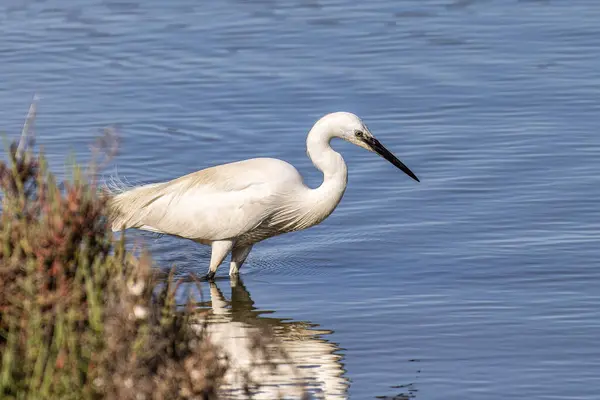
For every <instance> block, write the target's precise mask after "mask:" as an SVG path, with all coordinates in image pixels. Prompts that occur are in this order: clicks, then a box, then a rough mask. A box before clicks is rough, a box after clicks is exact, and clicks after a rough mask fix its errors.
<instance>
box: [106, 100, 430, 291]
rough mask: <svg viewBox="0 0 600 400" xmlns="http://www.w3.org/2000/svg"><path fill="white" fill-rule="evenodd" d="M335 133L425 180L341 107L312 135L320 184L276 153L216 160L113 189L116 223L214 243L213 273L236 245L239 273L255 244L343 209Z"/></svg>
mask: <svg viewBox="0 0 600 400" xmlns="http://www.w3.org/2000/svg"><path fill="white" fill-rule="evenodd" d="M333 138H340V139H344V140H346V141H348V142H350V143H353V144H355V145H357V146H360V147H362V148H364V149H367V150H370V151H373V152H375V153H377V154H379V155H380V156H382V157H383V158H385V159H386V160H388V161H389V162H391V163H392V164H393V165H395V166H396V167H398V168H399V169H401V170H402V171H404V172H405V173H406V174H407V175H409V176H410V177H411V178H413V179H414V180H416V181H417V182H418V181H419V179H418V178H417V176H416V175H415V174H414V173H413V172H412V171H411V170H410V169H409V168H408V167H407V166H405V165H404V164H403V163H402V162H401V161H400V160H398V158H396V157H395V156H394V155H393V154H392V153H391V152H389V151H388V150H387V149H386V148H385V147H383V145H382V144H381V143H379V141H378V140H377V139H375V137H374V136H373V135H372V134H371V132H370V131H369V129H368V128H367V127H366V125H365V124H364V123H363V122H362V121H361V119H360V118H358V117H357V116H356V115H354V114H352V113H348V112H336V113H331V114H328V115H325V116H324V117H322V118H321V119H319V120H318V121H317V122H316V123H315V125H314V126H313V127H312V129H311V130H310V132H309V133H308V137H307V139H306V148H307V154H308V157H309V158H310V159H311V161H312V162H313V164H314V165H315V167H316V168H317V169H318V170H320V171H321V172H322V173H323V177H324V179H323V183H322V184H321V185H320V186H319V187H317V188H316V189H311V188H309V187H308V186H306V185H305V184H304V181H303V179H302V176H301V175H300V173H299V172H298V171H297V170H296V168H294V167H293V166H292V165H290V164H288V163H287V162H285V161H282V160H278V159H274V158H253V159H250V160H243V161H237V162H232V163H228V164H223V165H217V166H214V167H210V168H206V169H203V170H200V171H197V172H194V173H191V174H188V175H185V176H182V177H180V178H177V179H174V180H171V181H168V182H162V183H153V184H149V185H143V186H139V187H134V188H130V189H126V190H123V191H122V192H121V193H118V192H117V193H113V194H114V196H113V197H112V199H111V201H110V203H109V204H110V209H111V220H112V230H113V231H117V230H121V229H127V228H137V229H141V230H146V231H151V232H158V233H162V234H168V235H173V236H179V237H182V238H186V239H191V240H193V241H195V242H197V243H200V244H204V245H210V246H211V247H212V253H211V258H210V265H209V269H208V274H207V275H206V277H207V278H208V279H210V280H212V279H213V278H214V275H215V273H216V271H217V268H218V267H219V265H220V264H221V262H222V261H223V260H224V259H225V257H226V256H227V254H229V253H230V252H231V263H230V269H229V274H230V275H236V274H238V273H239V270H240V268H241V266H242V264H243V263H244V261H245V260H246V257H247V256H248V254H249V253H250V250H251V249H252V246H253V245H254V244H255V243H257V242H260V241H262V240H264V239H267V238H270V237H273V236H276V235H280V234H282V233H286V232H293V231H299V230H302V229H306V228H309V227H311V226H314V225H317V224H319V223H320V222H321V221H323V220H324V219H325V218H327V217H328V216H329V215H330V214H331V213H332V212H333V210H334V209H335V208H336V206H337V205H338V203H339V202H340V200H341V199H342V196H343V194H344V191H345V190H346V184H347V181H348V172H347V167H346V163H345V162H344V159H343V158H342V156H341V155H340V154H339V153H338V152H336V151H334V150H333V149H332V148H331V146H330V141H331V139H333Z"/></svg>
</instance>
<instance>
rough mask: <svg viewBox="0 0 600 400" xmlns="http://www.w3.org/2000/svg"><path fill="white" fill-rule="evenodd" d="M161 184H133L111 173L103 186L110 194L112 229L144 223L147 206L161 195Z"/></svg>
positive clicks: (109, 206) (135, 226)
mask: <svg viewBox="0 0 600 400" xmlns="http://www.w3.org/2000/svg"><path fill="white" fill-rule="evenodd" d="M161 185H162V184H161V183H152V184H148V185H133V184H131V183H130V182H128V181H124V180H123V179H121V178H119V177H118V175H111V176H110V177H109V179H108V180H106V181H105V183H104V186H103V188H102V189H103V190H104V192H105V193H106V194H107V195H108V196H109V201H108V209H109V210H108V211H109V212H108V217H109V221H110V224H111V229H112V230H113V231H119V230H122V229H128V228H138V227H140V226H142V225H144V223H143V218H144V215H145V213H146V210H145V206H147V205H148V204H149V203H151V202H152V201H153V199H154V198H155V197H158V196H160V195H161V194H160V192H159V191H157V189H158V188H159V187H160V186H161Z"/></svg>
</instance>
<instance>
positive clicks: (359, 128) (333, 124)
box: [317, 112, 420, 182]
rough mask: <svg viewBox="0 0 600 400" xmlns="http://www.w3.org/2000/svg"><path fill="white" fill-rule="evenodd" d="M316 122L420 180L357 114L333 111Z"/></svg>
mask: <svg viewBox="0 0 600 400" xmlns="http://www.w3.org/2000/svg"><path fill="white" fill-rule="evenodd" d="M317 124H324V125H327V127H328V130H329V131H330V132H331V133H332V135H333V136H336V137H339V138H341V139H344V140H346V141H348V142H350V143H352V144H355V145H357V146H359V147H362V148H363V149H367V150H369V151H372V152H374V153H377V154H379V155H380V156H381V157H383V158H385V159H386V160H388V161H389V162H390V163H392V164H393V165H395V166H396V167H397V168H399V169H400V170H402V171H403V172H404V173H405V174H407V175H408V176H410V177H411V178H413V179H414V180H415V181H417V182H420V181H419V178H417V176H416V175H415V174H414V173H413V172H412V171H411V170H410V169H409V168H408V167H407V166H406V165H404V163H403V162H402V161H400V160H399V159H398V158H397V157H396V156H395V155H394V154H392V153H391V152H390V151H389V150H388V149H386V148H385V147H384V146H383V145H382V144H381V143H380V142H379V140H377V139H376V138H375V136H373V134H372V133H371V131H369V128H367V126H366V125H365V124H364V123H363V122H362V120H361V119H360V118H359V117H358V116H356V115H354V114H352V113H349V112H335V113H331V114H327V115H326V116H324V117H323V118H321V119H320V120H319V121H318V122H317Z"/></svg>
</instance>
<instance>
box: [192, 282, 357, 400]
mask: <svg viewBox="0 0 600 400" xmlns="http://www.w3.org/2000/svg"><path fill="white" fill-rule="evenodd" d="M229 282H230V283H229V284H230V286H231V300H227V298H226V297H225V296H224V295H223V292H222V291H221V289H220V288H219V286H218V284H219V285H222V281H221V282H218V283H215V282H211V283H209V285H210V287H209V292H210V301H204V302H201V303H200V306H201V307H206V308H208V309H210V311H211V312H209V313H207V314H204V317H203V318H204V320H203V321H202V322H205V323H207V324H206V329H208V332H209V335H210V338H211V340H212V341H213V342H215V343H216V344H218V345H220V346H221V347H222V348H223V349H224V351H226V353H227V355H228V357H229V359H230V361H231V363H232V365H233V367H234V369H233V370H232V371H236V370H237V371H240V370H248V369H250V370H251V372H252V375H253V376H252V379H253V380H254V381H256V382H260V383H261V388H260V391H259V392H258V393H255V394H254V396H253V398H255V399H275V398H282V397H283V398H301V397H300V396H301V391H302V388H303V389H304V390H306V391H308V393H309V394H310V396H312V397H309V398H317V399H345V398H347V390H348V380H347V379H346V378H345V376H344V375H345V371H344V365H343V364H342V356H341V355H340V348H339V347H338V346H337V345H336V344H335V343H333V342H330V341H328V340H326V339H324V336H327V335H330V334H331V333H332V332H331V331H327V330H318V329H316V327H317V326H316V325H315V324H311V323H308V322H299V321H290V320H285V319H281V318H274V317H271V316H266V315H267V314H271V313H273V311H266V310H259V309H257V308H256V307H255V306H254V301H253V300H252V298H251V297H250V293H249V292H248V290H247V289H246V286H245V285H244V284H243V282H242V281H241V280H240V279H239V278H237V279H231V280H229ZM265 327H267V328H270V331H271V332H272V333H273V334H274V336H275V338H276V339H277V343H278V346H279V348H281V349H282V350H283V351H284V353H285V354H286V355H287V357H286V359H285V360H284V359H278V361H279V362H276V370H273V369H270V368H268V367H267V366H264V367H263V366H262V365H258V366H257V365H253V357H255V356H253V353H252V351H251V350H249V349H250V348H251V347H252V340H253V339H252V338H253V337H255V335H256V333H257V332H260V331H261V329H260V328H265ZM249 367H251V368H249ZM233 375H234V373H233V372H232V374H231V376H230V377H229V378H230V379H227V378H226V381H227V382H228V383H229V387H228V389H229V390H228V391H229V393H230V394H231V396H232V397H234V398H235V397H236V395H237V394H242V393H243V387H242V386H241V383H239V384H238V383H237V382H235V380H234V378H233ZM236 385H238V386H237V387H236Z"/></svg>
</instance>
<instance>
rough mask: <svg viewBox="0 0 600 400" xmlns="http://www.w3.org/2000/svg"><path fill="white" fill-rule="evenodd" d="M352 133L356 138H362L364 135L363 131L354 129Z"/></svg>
mask: <svg viewBox="0 0 600 400" xmlns="http://www.w3.org/2000/svg"><path fill="white" fill-rule="evenodd" d="M354 134H355V135H356V137H357V138H362V137H363V136H364V135H365V134H364V133H363V131H355V132H354Z"/></svg>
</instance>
